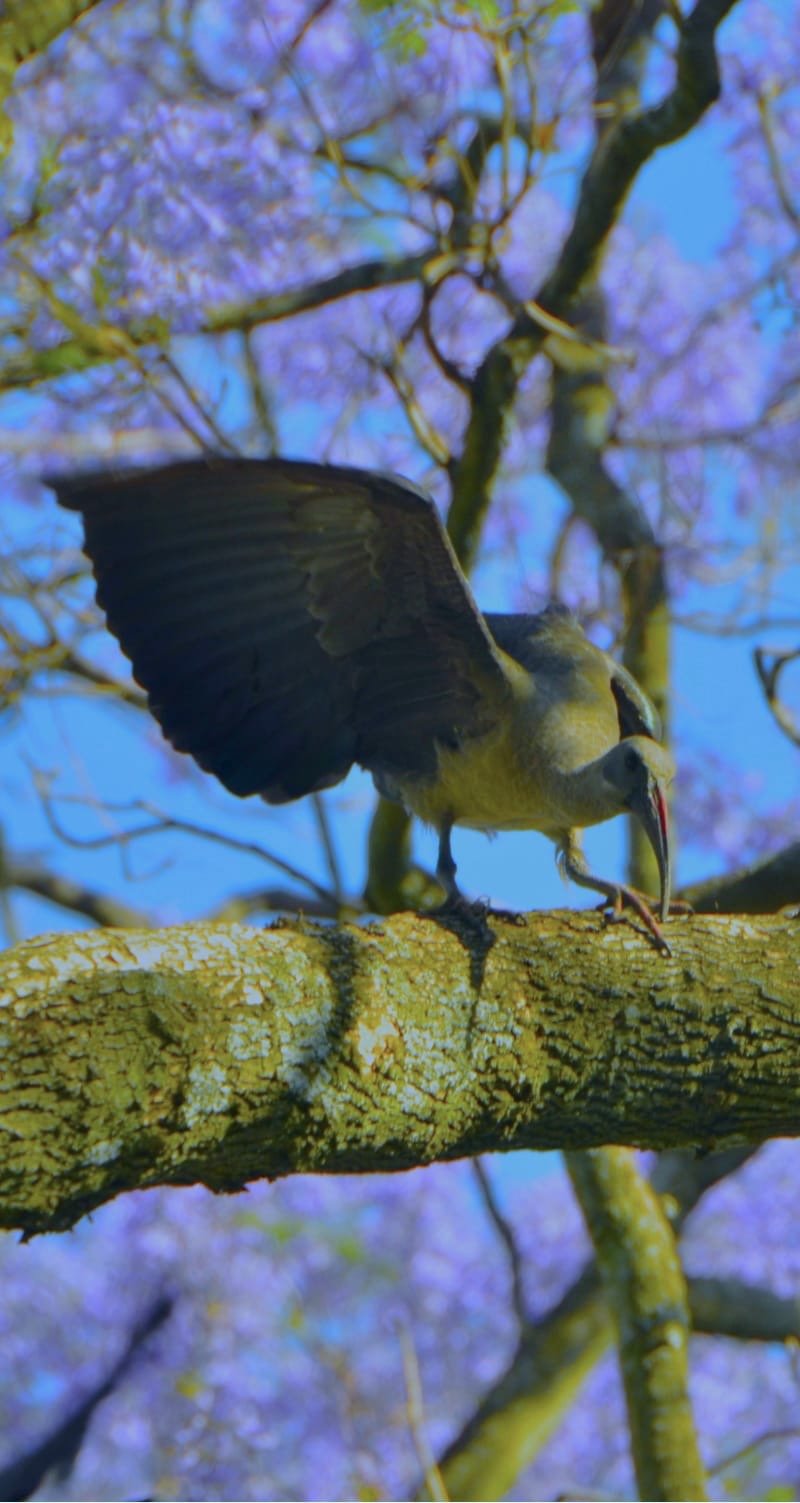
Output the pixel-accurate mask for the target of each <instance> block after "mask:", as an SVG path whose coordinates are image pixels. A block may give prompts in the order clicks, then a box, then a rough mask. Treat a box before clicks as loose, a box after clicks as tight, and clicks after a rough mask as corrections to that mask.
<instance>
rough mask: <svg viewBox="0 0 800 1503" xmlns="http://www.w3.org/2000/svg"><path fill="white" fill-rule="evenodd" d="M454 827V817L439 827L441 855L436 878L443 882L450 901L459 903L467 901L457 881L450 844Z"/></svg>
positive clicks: (437, 862)
mask: <svg viewBox="0 0 800 1503" xmlns="http://www.w3.org/2000/svg"><path fill="white" fill-rule="evenodd" d="M452 829H453V821H452V819H446V820H445V821H444V823H443V824H442V825H441V827H440V829H439V855H438V858H437V861H436V880H437V882H439V883H441V886H442V887H443V888H444V890H445V892H446V893H447V900H448V902H450V903H454V904H458V903H459V902H461V903H463V902H464V901H465V899H464V896H463V894H462V893H461V892H460V890H459V886H458V883H457V882H456V863H455V861H454V860H453V851H452V847H451V844H450V835H451V833H452Z"/></svg>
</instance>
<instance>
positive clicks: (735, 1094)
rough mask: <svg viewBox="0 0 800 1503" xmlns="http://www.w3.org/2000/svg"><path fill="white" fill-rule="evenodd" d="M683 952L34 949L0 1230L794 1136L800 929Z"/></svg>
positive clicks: (565, 921) (699, 932) (392, 932)
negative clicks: (129, 1207)
mask: <svg viewBox="0 0 800 1503" xmlns="http://www.w3.org/2000/svg"><path fill="white" fill-rule="evenodd" d="M670 943H671V945H672V947H673V955H672V957H665V956H663V955H662V954H660V953H658V952H656V951H655V950H654V949H653V948H652V947H651V946H650V945H649V943H648V941H647V939H646V937H645V936H644V935H642V934H641V933H639V932H636V931H634V930H633V929H632V928H631V927H630V926H628V925H616V926H611V927H609V928H605V929H603V928H602V925H601V921H600V919H599V918H598V917H597V916H596V915H595V914H577V913H566V914H549V913H548V914H538V915H535V916H533V917H531V919H530V920H529V922H528V924H527V926H526V927H525V928H516V927H512V926H507V925H503V924H501V923H498V924H497V926H496V928H495V930H494V932H493V933H492V934H490V935H488V936H487V938H486V939H483V938H482V939H481V940H480V941H479V940H478V938H477V937H476V935H475V934H474V933H472V932H471V933H470V935H468V936H467V937H462V936H460V935H458V934H457V933H454V932H450V931H449V930H448V929H447V928H446V927H445V926H444V925H443V924H441V923H437V922H435V921H434V920H432V919H423V918H418V917H415V916H413V915H410V914H403V915H399V916H398V917H396V918H394V919H392V920H389V921H387V922H386V923H385V924H383V925H382V926H380V927H377V926H376V927H374V928H369V929H367V928H360V927H355V926H342V927H341V928H337V929H333V928H330V927H324V926H321V925H317V924H312V923H303V922H292V923H288V922H287V923H284V924H278V925H276V926H275V927H274V928H272V929H269V930H267V931H265V932H254V931H252V930H249V929H245V928H237V927H231V928H213V927H209V926H207V925H197V926H191V925H189V926H185V927H183V928H179V929H172V930H164V931H162V932H155V933H149V932H136V931H128V932H123V931H113V930H111V931H109V930H106V931H103V932H100V933H88V934H79V935H68V936H58V937H56V938H50V939H44V940H40V941H32V942H29V943H27V944H23V945H19V946H17V947H16V949H13V950H10V951H8V952H7V954H6V955H4V956H3V957H1V958H0V997H2V1000H3V1003H4V1007H5V1012H4V1046H5V1047H4V1072H3V1080H2V1095H1V1096H0V1101H1V1102H2V1106H1V1107H0V1126H2V1129H3V1135H4V1145H5V1146H4V1153H3V1155H2V1158H0V1224H2V1225H6V1226H20V1227H22V1228H23V1229H27V1230H43V1229H45V1228H57V1227H63V1226H68V1225H70V1224H71V1223H72V1222H73V1221H74V1220H75V1219H76V1218H77V1217H78V1216H80V1215H82V1214H83V1213H84V1212H85V1211H87V1210H89V1209H90V1208H91V1207H92V1206H94V1205H99V1204H100V1203H101V1202H103V1201H105V1200H108V1199H109V1198H110V1197H111V1196H113V1195H115V1194H117V1193H118V1192H119V1191H121V1190H125V1189H130V1188H132V1187H133V1186H135V1185H143V1184H148V1185H150V1184H165V1183H167V1184H181V1183H187V1182H192V1181H196V1180H201V1181H202V1182H203V1183H205V1184H207V1185H209V1186H211V1187H212V1188H214V1189H225V1190H234V1189H238V1188H239V1187H240V1186H241V1185H243V1184H244V1183H246V1181H247V1180H249V1179H253V1178H258V1177H261V1176H264V1175H271V1176H278V1175H285V1174H289V1173H293V1172H296V1171H300V1170H302V1171H318V1172H328V1173H338V1172H344V1171H365V1170H396V1169H406V1168H409V1167H411V1166H413V1165H416V1164H424V1163H431V1162H432V1161H434V1160H438V1159H451V1158H458V1157H461V1156H463V1155H471V1154H476V1153H482V1152H484V1151H486V1150H489V1149H494V1150H497V1149H501V1150H502V1149H512V1148H523V1147H537V1148H552V1147H565V1146H566V1147H572V1148H579V1147H581V1148H582V1147H591V1146H597V1145H599V1144H603V1143H609V1142H611V1143H613V1142H616V1143H630V1144H637V1145H641V1146H649V1147H666V1146H670V1145H673V1146H675V1145H680V1146H687V1145H690V1144H697V1143H700V1144H704V1145H706V1146H711V1145H714V1144H717V1143H720V1142H724V1141H726V1140H731V1139H740V1140H754V1141H757V1140H760V1139H762V1138H764V1137H767V1136H772V1135H775V1134H793V1133H796V1132H798V1130H800V1066H799V1065H798V1058H800V1055H799V1054H798V1048H797V1038H798V1032H797V1030H798V1023H800V989H798V985H797V975H798V956H799V955H800V929H798V926H797V924H796V922H795V921H793V920H791V919H780V918H773V919H760V920H758V921H756V920H748V921H743V920H741V919H720V918H711V917H705V918H694V919H691V920H683V921H673V923H672V924H671V925H670ZM598 975H600V976H601V979H602V984H601V985H598Z"/></svg>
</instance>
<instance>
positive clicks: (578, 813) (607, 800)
mask: <svg viewBox="0 0 800 1503" xmlns="http://www.w3.org/2000/svg"><path fill="white" fill-rule="evenodd" d="M606 755H607V753H606V752H604V753H603V755H602V756H599V757H595V758H594V760H593V761H591V762H584V763H582V764H581V765H579V766H577V767H564V766H563V764H562V765H560V766H559V765H558V764H555V765H551V767H550V769H549V772H548V781H549V782H550V783H551V796H552V800H553V804H554V805H556V804H557V805H558V806H559V807H560V808H561V809H562V810H563V812H564V819H565V824H567V825H568V826H569V827H570V828H572V827H574V826H577V827H579V828H581V829H586V828H588V826H590V825H599V824H602V823H603V822H604V820H606V819H613V817H614V815H616V814H619V812H620V802H619V794H618V793H617V791H616V789H614V788H613V787H612V786H611V784H610V783H609V782H608V781H607V780H606V778H605V777H604V776H603V763H604V761H605V758H606Z"/></svg>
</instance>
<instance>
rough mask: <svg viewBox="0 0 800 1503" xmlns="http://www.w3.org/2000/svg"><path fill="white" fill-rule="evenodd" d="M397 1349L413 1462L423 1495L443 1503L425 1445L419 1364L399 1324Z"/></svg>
mask: <svg viewBox="0 0 800 1503" xmlns="http://www.w3.org/2000/svg"><path fill="white" fill-rule="evenodd" d="M399 1333H400V1347H401V1350H402V1353H403V1376H404V1378H405V1385H406V1415H407V1417H408V1428H409V1431H410V1432H411V1438H412V1440H413V1442H414V1449H415V1451H416V1453H417V1460H418V1462H419V1464H420V1468H421V1470H422V1474H423V1476H424V1478H425V1487H426V1492H427V1496H428V1497H429V1498H432V1499H435V1500H436V1503H447V1500H448V1497H449V1494H448V1493H447V1491H446V1489H445V1485H444V1483H443V1481H442V1474H441V1472H440V1471H439V1468H438V1466H437V1465H436V1458H435V1457H434V1454H433V1451H432V1450H431V1448H430V1445H429V1443H428V1437H427V1435H426V1434H425V1410H424V1404H423V1398H422V1379H421V1377H420V1371H419V1362H418V1361H417V1353H416V1350H415V1348H414V1342H413V1339H412V1336H411V1332H410V1331H409V1329H408V1327H407V1326H405V1325H401V1326H400V1328H399Z"/></svg>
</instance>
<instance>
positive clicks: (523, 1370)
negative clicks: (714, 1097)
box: [439, 1148, 794, 1499]
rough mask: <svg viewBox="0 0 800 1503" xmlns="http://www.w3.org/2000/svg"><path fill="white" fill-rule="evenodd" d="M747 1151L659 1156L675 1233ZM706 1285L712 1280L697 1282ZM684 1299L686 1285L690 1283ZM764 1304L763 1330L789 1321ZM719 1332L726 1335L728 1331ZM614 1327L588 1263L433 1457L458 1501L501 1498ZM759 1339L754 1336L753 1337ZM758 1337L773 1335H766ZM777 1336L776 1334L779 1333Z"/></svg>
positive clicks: (659, 1186)
mask: <svg viewBox="0 0 800 1503" xmlns="http://www.w3.org/2000/svg"><path fill="white" fill-rule="evenodd" d="M752 1152H753V1150H752V1149H742V1148H739V1149H729V1150H727V1151H726V1152H724V1153H713V1154H707V1155H706V1156H705V1157H704V1158H695V1157H693V1156H691V1155H689V1154H685V1153H665V1154H662V1155H661V1157H660V1158H659V1160H658V1162H657V1163H656V1166H655V1169H654V1172H653V1179H652V1185H653V1188H654V1190H655V1191H656V1193H657V1194H658V1195H660V1196H668V1197H669V1202H670V1204H671V1209H672V1213H673V1215H672V1221H673V1225H674V1227H675V1229H676V1231H677V1230H680V1228H681V1227H682V1226H683V1223H684V1222H685V1220H686V1218H687V1216H689V1214H690V1213H691V1211H692V1210H693V1209H694V1207H695V1206H696V1205H697V1203H698V1201H699V1200H700V1199H701V1198H702V1196H703V1195H704V1194H705V1192H706V1190H709V1189H710V1188H711V1187H712V1186H713V1185H715V1184H717V1183H718V1182H719V1180H720V1179H724V1178H725V1177H726V1176H727V1175H729V1174H733V1173H735V1172H736V1170H737V1169H738V1168H739V1167H740V1165H741V1164H742V1163H744V1161H745V1160H746V1159H747V1158H749V1157H750V1156H751V1154H752ZM701 1282H706V1283H709V1284H710V1283H712V1282H714V1281H701ZM689 1287H690V1296H691V1290H692V1285H691V1282H690V1286H689ZM712 1301H713V1293H712V1291H711V1290H710V1289H709V1290H707V1291H706V1292H705V1296H703V1295H702V1294H701V1296H700V1302H701V1308H702V1309H703V1311H704V1313H705V1315H707V1316H708V1320H709V1323H708V1325H707V1326H706V1327H705V1328H704V1329H710V1328H711V1323H712V1321H713V1319H714V1317H715V1313H718V1312H715V1311H714V1310H713V1309H712ZM782 1304H783V1305H784V1308H783V1309H782V1311H781V1312H780V1315H779V1314H778V1312H777V1311H776V1310H775V1309H774V1307H772V1306H771V1307H770V1320H771V1324H770V1322H769V1321H767V1322H766V1329H769V1330H774V1329H775V1328H776V1327H777V1326H778V1323H779V1321H780V1319H783V1320H784V1321H785V1322H786V1323H787V1324H788V1322H789V1321H790V1320H791V1318H792V1316H791V1311H789V1310H787V1309H786V1308H785V1306H786V1305H787V1304H794V1302H793V1301H784V1302H782ZM725 1334H728V1333H727V1332H726V1333H725ZM613 1337H614V1329H613V1324H612V1320H611V1314H610V1312H609V1309H608V1305H607V1303H606V1300H605V1298H604V1296H603V1291H602V1286H601V1282H600V1273H599V1270H598V1267H597V1264H596V1262H595V1261H594V1260H592V1261H591V1262H589V1263H587V1264H586V1265H585V1266H584V1268H583V1270H582V1271H581V1273H580V1275H579V1276H578V1278H577V1279H576V1280H575V1282H574V1283H573V1284H572V1285H571V1286H570V1288H569V1289H568V1290H567V1291H566V1293H565V1294H564V1295H563V1296H562V1297H561V1299H560V1300H559V1301H558V1303H557V1304H556V1305H554V1306H553V1307H552V1309H550V1310H548V1311H547V1313H546V1314H545V1315H543V1316H542V1317H541V1318H540V1319H538V1320H536V1321H532V1322H530V1323H529V1324H528V1325H526V1327H525V1328H524V1330H523V1332H522V1336H521V1339H520V1342H519V1345H518V1347H517V1350H516V1352H515V1353H514V1356H513V1357H512V1359H511V1362H510V1363H509V1365H508V1367H507V1368H506V1369H505V1371H504V1372H503V1373H501V1374H500V1376H499V1377H498V1378H497V1379H496V1380H495V1382H494V1383H493V1384H492V1385H491V1387H490V1388H489V1389H487V1391H486V1393H485V1394H484V1396H483V1398H482V1399H481V1401H480V1403H479V1404H478V1406H477V1408H476V1409H475V1411H474V1413H473V1414H472V1415H471V1416H470V1418H469V1420H468V1421H467V1422H466V1424H465V1425H463V1426H462V1428H461V1430H460V1431H459V1433H458V1435H457V1436H455V1438H454V1439H453V1440H452V1441H451V1442H450V1445H449V1446H448V1447H447V1450H446V1451H445V1453H444V1455H443V1456H442V1457H441V1459H440V1461H439V1470H440V1472H441V1474H442V1477H443V1479H444V1482H445V1486H446V1488H447V1491H448V1495H449V1496H450V1497H451V1498H453V1499H459V1498H465V1499H466V1498H484V1499H490V1498H504V1497H505V1495H506V1493H508V1492H509V1491H510V1489H511V1488H512V1487H513V1485H514V1483H515V1481H516V1479H517V1477H518V1476H519V1475H520V1473H521V1472H522V1471H524V1469H525V1467H527V1466H529V1465H530V1463H531V1462H532V1461H533V1459H534V1457H535V1456H537V1455H538V1454H539V1451H540V1450H541V1449H542V1447H543V1446H544V1445H545V1444H546V1443H547V1441H548V1440H549V1439H550V1437H551V1435H552V1434H553V1433H554V1431H555V1430H556V1429H557V1427H558V1425H559V1424H560V1423H561V1421H562V1419H563V1418H564V1415H565V1414H566V1412H567V1410H568V1409H569V1407H570V1405H571V1404H572V1403H573V1401H574V1399H575V1396H576V1394H577V1392H578V1390H579V1389H580V1387H581V1385H582V1383H583V1382H584V1379H585V1378H586V1377H587V1376H588V1374H589V1373H590V1372H591V1370H592V1368H593V1366H594V1364H595V1363H596V1362H597V1360H598V1359H599V1358H600V1357H601V1356H602V1355H603V1353H604V1352H605V1351H606V1349H607V1348H608V1347H609V1346H610V1345H611V1342H612V1340H613ZM755 1339H759V1338H755ZM760 1339H763V1340H770V1339H776V1338H773V1337H772V1336H767V1335H766V1334H764V1335H763V1336H762V1337H761V1338H760ZM781 1339H782V1338H781Z"/></svg>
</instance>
